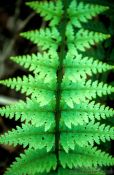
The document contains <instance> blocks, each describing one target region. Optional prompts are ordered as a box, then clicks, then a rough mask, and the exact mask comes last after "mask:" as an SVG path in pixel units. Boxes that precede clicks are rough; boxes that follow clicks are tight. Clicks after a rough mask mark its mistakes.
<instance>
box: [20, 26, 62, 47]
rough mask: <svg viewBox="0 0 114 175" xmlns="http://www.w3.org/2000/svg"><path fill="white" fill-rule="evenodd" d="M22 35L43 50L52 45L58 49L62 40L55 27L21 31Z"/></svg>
mask: <svg viewBox="0 0 114 175" xmlns="http://www.w3.org/2000/svg"><path fill="white" fill-rule="evenodd" d="M21 36H22V37H24V38H25V39H28V40H30V41H31V42H32V43H33V44H37V46H40V47H42V49H43V50H46V49H49V48H50V47H51V48H52V49H57V48H58V45H59V43H60V41H61V36H60V34H59V32H58V30H57V29H56V28H55V27H52V28H51V29H49V28H46V29H40V30H35V31H29V32H24V33H21Z"/></svg>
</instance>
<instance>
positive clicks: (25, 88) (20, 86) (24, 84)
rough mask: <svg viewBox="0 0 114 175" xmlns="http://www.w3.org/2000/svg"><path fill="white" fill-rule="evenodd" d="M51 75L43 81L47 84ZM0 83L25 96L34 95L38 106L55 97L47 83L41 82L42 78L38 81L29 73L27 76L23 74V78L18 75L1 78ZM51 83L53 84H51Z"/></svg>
mask: <svg viewBox="0 0 114 175" xmlns="http://www.w3.org/2000/svg"><path fill="white" fill-rule="evenodd" d="M53 75H54V74H53ZM52 77H53V76H52ZM52 77H50V76H47V78H46V80H45V79H44V81H45V82H46V81H48V85H49V86H50V84H49V82H50V81H52V80H50V79H53V78H54V77H53V78H52ZM55 77H56V76H55ZM55 80H56V79H55ZM0 84H3V85H6V86H7V87H10V88H11V89H15V90H16V91H21V92H22V93H26V95H27V96H28V95H31V97H32V98H35V97H36V98H37V102H38V103H39V104H40V106H45V105H47V104H48V103H50V101H52V100H53V99H54V98H55V95H54V90H52V89H50V87H49V86H48V85H47V86H46V84H45V83H43V81H42V79H41V80H40V81H39V78H38V79H37V76H36V79H35V77H33V76H31V75H29V76H28V77H26V76H23V78H20V77H18V78H13V79H8V80H1V81H0ZM51 85H52V86H53V84H51ZM47 92H48V93H47Z"/></svg>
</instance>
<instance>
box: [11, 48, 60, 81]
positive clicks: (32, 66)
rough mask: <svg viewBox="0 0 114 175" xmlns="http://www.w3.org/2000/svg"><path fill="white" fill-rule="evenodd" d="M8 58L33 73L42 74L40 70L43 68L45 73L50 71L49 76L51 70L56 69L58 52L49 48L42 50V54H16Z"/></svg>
mask: <svg viewBox="0 0 114 175" xmlns="http://www.w3.org/2000/svg"><path fill="white" fill-rule="evenodd" d="M10 59H11V60H13V61H14V62H16V63H18V64H20V65H21V66H23V67H24V68H25V69H29V71H33V72H34V73H35V74H36V73H38V74H39V73H40V74H42V70H43V69H44V70H45V72H46V73H47V74H50V73H51V77H52V74H53V71H55V72H56V70H57V67H58V60H59V58H58V54H57V52H56V51H55V50H54V49H50V50H49V52H48V53H47V52H44V53H43V54H41V53H37V54H32V55H24V56H16V57H11V58H10ZM47 68H48V69H47ZM46 69H47V70H46ZM47 74H46V75H47ZM49 76H50V75H49ZM53 81H54V80H53Z"/></svg>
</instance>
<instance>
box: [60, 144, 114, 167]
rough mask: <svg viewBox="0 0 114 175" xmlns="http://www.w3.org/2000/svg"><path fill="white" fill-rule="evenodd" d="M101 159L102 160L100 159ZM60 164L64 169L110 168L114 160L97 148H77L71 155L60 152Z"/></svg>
mask: <svg viewBox="0 0 114 175" xmlns="http://www.w3.org/2000/svg"><path fill="white" fill-rule="evenodd" d="M99 157H100V159H99ZM60 162H61V164H62V166H63V167H64V168H66V167H68V168H71V169H72V168H78V167H97V166H103V165H104V166H110V165H113V164H114V158H112V157H111V156H109V154H107V153H105V152H101V150H97V148H96V147H94V148H92V147H91V146H87V147H79V146H76V147H75V151H70V152H69V154H68V153H65V152H63V151H61V152H60Z"/></svg>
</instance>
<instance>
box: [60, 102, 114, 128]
mask: <svg viewBox="0 0 114 175" xmlns="http://www.w3.org/2000/svg"><path fill="white" fill-rule="evenodd" d="M61 110H62V112H61V124H63V123H64V124H65V125H66V126H67V127H68V128H72V125H74V126H77V125H78V124H79V125H83V124H84V123H89V122H90V120H91V121H95V119H97V120H101V119H106V118H110V117H113V115H114V110H113V109H111V108H109V107H108V106H107V107H106V106H105V105H100V103H96V104H95V102H94V101H92V102H87V101H86V102H83V103H80V104H76V105H74V107H73V109H71V108H70V107H69V108H68V106H67V105H65V104H64V103H61Z"/></svg>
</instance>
